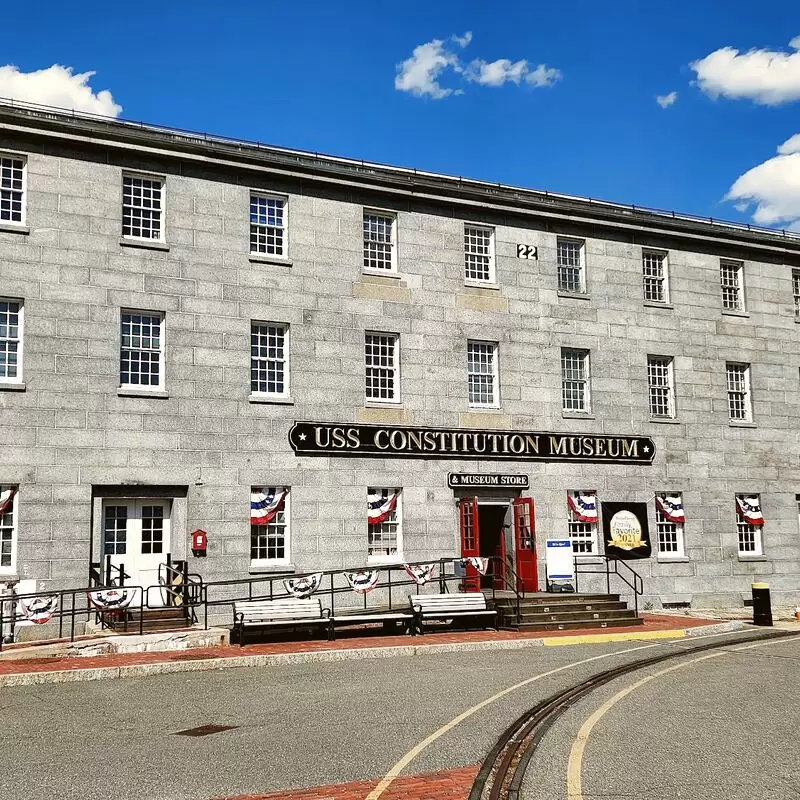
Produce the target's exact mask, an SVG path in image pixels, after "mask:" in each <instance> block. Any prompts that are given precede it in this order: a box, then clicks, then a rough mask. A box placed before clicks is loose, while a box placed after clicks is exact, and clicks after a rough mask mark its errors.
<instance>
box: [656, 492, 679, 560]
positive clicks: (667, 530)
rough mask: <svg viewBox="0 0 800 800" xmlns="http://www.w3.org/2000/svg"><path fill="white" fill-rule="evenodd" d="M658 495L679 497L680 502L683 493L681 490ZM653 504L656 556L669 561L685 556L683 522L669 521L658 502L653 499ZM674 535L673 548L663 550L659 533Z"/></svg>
mask: <svg viewBox="0 0 800 800" xmlns="http://www.w3.org/2000/svg"><path fill="white" fill-rule="evenodd" d="M658 494H659V496H661V497H664V496H665V495H666V496H672V497H680V498H681V502H683V494H682V493H681V492H659V493H658ZM653 505H654V506H655V509H656V558H657V559H658V560H659V561H669V560H670V559H673V558H685V557H686V551H685V547H684V536H683V534H684V530H683V529H684V523H682V522H671V521H670V520H668V519H667V518H666V516H665V515H664V512H663V511H662V510H661V508H660V507H659V505H658V503H657V502H656V501H655V499H654V500H653ZM662 534H664V536H665V537H666V536H670V537H673V536H674V537H675V549H674V550H665V549H662V544H664V542H662V539H661V535H662Z"/></svg>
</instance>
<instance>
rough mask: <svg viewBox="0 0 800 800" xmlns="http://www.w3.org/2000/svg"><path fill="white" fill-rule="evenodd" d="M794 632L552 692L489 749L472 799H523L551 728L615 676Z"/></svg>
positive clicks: (776, 635) (630, 667)
mask: <svg viewBox="0 0 800 800" xmlns="http://www.w3.org/2000/svg"><path fill="white" fill-rule="evenodd" d="M792 636H798V634H797V633H794V632H793V631H774V632H771V633H767V634H763V635H760V636H740V637H737V638H736V639H728V640H726V641H724V642H712V643H709V644H703V645H699V646H698V647H692V648H691V649H690V650H688V651H687V650H681V651H678V652H670V653H664V654H662V655H658V656H652V657H650V658H642V659H638V660H636V661H632V662H631V663H629V664H622V665H620V666H618V667H613V668H612V669H607V670H605V671H603V672H599V673H597V674H596V675H592V676H591V677H590V678H587V679H586V680H585V681H582V682H581V683H577V684H575V685H574V686H570V687H569V688H568V689H565V690H563V691H561V692H558V693H556V694H554V695H551V696H550V697H548V698H547V699H546V700H543V701H542V702H541V703H538V704H537V705H535V706H534V707H533V708H531V709H530V710H528V711H526V712H525V713H524V714H522V716H520V717H519V718H518V719H517V720H515V721H514V722H513V723H512V724H511V725H509V727H508V728H506V730H505V731H504V732H503V734H502V735H501V736H500V738H499V739H498V740H497V742H496V743H495V745H494V747H493V748H492V749H491V750H490V751H489V754H488V755H487V756H486V759H485V760H484V762H483V764H481V767H480V769H479V770H478V774H477V776H476V777H475V781H474V782H473V784H472V789H471V790H470V793H469V800H519V799H520V797H521V793H522V783H523V781H524V779H525V771H526V770H527V768H528V764H529V762H530V760H531V758H532V756H533V755H534V753H535V752H536V749H537V747H538V746H539V744H540V742H541V741H542V739H543V738H544V736H545V734H546V733H547V731H548V730H550V728H551V727H552V726H553V724H554V723H555V722H556V721H557V720H558V718H559V717H560V716H561V715H562V714H564V712H565V711H567V709H569V708H570V706H572V705H574V704H575V703H576V702H577V701H578V700H580V699H581V698H582V697H585V696H586V695H588V694H590V693H591V692H593V691H594V690H595V689H597V688H599V687H600V686H605V685H606V684H607V683H610V682H611V681H613V680H614V679H615V678H619V677H621V676H623V675H627V674H628V673H629V672H634V671H636V670H640V669H644V668H645V667H650V666H653V665H654V664H660V663H661V662H662V661H668V660H670V659H673V658H680V657H682V656H686V655H687V654H688V653H695V652H697V653H700V652H703V651H705V650H714V649H717V648H721V647H730V646H732V645H737V644H746V643H749V642H753V641H765V640H769V639H782V638H788V637H792Z"/></svg>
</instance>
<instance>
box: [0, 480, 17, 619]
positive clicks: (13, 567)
mask: <svg viewBox="0 0 800 800" xmlns="http://www.w3.org/2000/svg"><path fill="white" fill-rule="evenodd" d="M5 489H14V490H15V491H14V498H13V499H12V501H11V514H12V520H13V521H12V524H11V526H10V527H11V564H10V565H9V566H7V567H4V566H3V564H2V559H0V575H16V574H17V544H18V541H19V486H18V485H17V484H13V483H12V484H8V483H4V484H3V485H2V486H0V492H2V491H4V490H5ZM2 530H5V528H3V529H2ZM0 541H2V535H0ZM0 633H2V631H0Z"/></svg>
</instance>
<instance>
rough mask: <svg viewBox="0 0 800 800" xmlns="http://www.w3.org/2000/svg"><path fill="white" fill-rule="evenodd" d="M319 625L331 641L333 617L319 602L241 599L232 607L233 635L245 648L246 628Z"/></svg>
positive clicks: (294, 598) (285, 599)
mask: <svg viewBox="0 0 800 800" xmlns="http://www.w3.org/2000/svg"><path fill="white" fill-rule="evenodd" d="M316 626H322V627H324V628H325V630H326V632H327V635H328V641H330V640H332V639H333V618H332V617H331V611H330V609H329V608H323V607H322V604H321V603H320V602H319V600H313V599H311V600H300V599H298V598H296V597H291V598H281V599H280V600H241V601H236V602H234V604H233V632H234V633H238V636H239V646H240V647H244V631H245V628H308V627H316Z"/></svg>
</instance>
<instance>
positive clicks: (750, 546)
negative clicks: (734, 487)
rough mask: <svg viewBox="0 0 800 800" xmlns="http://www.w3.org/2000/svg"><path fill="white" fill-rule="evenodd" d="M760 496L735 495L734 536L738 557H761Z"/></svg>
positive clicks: (761, 522)
mask: <svg viewBox="0 0 800 800" xmlns="http://www.w3.org/2000/svg"><path fill="white" fill-rule="evenodd" d="M763 525H764V517H763V516H762V514H761V496H760V495H757V494H755V495H745V494H737V495H736V534H737V540H738V547H739V555H740V556H760V555H763V552H764V550H763V541H762V528H763Z"/></svg>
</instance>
